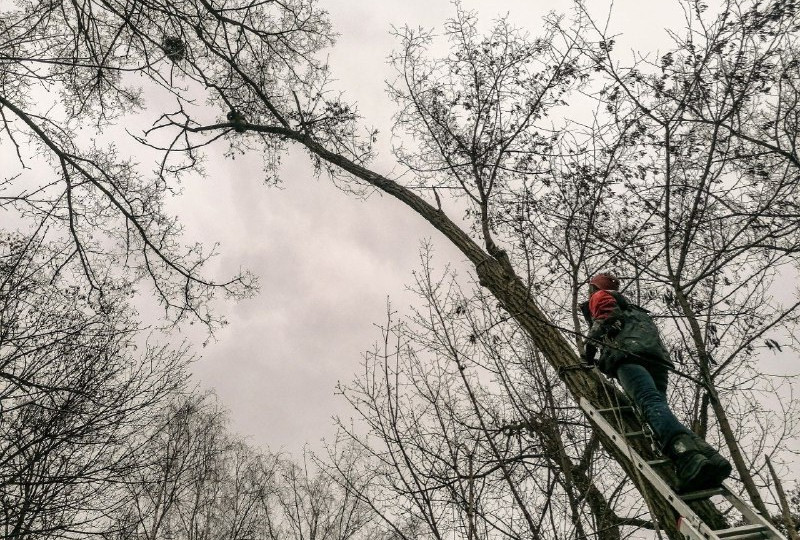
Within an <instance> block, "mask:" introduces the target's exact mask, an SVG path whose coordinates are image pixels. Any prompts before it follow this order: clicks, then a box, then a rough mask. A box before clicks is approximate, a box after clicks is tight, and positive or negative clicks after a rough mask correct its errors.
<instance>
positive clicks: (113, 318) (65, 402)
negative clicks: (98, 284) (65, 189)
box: [0, 234, 188, 538]
mask: <svg viewBox="0 0 800 540" xmlns="http://www.w3.org/2000/svg"><path fill="white" fill-rule="evenodd" d="M26 240H27V239H25V238H24V237H22V236H19V235H6V234H3V236H2V237H0V291H1V294H0V323H1V324H0V512H1V513H2V519H0V523H2V526H1V527H2V534H3V536H4V537H6V538H31V537H36V538H59V537H65V536H68V535H69V534H77V533H79V532H84V533H85V532H89V531H95V530H98V528H101V527H102V524H103V516H104V514H105V513H106V512H108V511H109V510H110V509H111V508H113V506H114V498H113V496H111V494H112V493H113V491H114V487H115V485H116V483H117V482H118V481H119V480H120V478H121V477H123V476H124V475H125V474H127V473H128V472H129V471H130V469H131V468H133V467H135V466H136V461H135V458H136V456H135V455H134V454H132V453H129V452H128V448H127V447H126V446H125V445H124V444H122V441H123V440H124V439H125V438H127V437H129V436H130V435H131V434H132V433H135V432H136V431H138V430H139V429H141V427H142V426H143V425H147V423H148V421H149V415H150V412H151V411H152V409H153V408H154V407H155V406H157V405H158V404H159V403H161V402H163V401H164V400H165V399H166V397H167V396H169V394H170V393H171V392H173V391H174V389H175V388H176V387H177V386H179V385H180V384H181V383H182V380H183V375H182V372H183V369H184V368H185V364H186V362H187V360H188V358H187V355H186V351H184V350H178V351H170V350H169V349H168V348H166V347H157V346H152V345H150V344H147V343H144V344H143V347H141V350H140V351H135V348H136V347H135V346H136V343H137V341H139V342H141V341H142V340H141V339H137V338H139V336H140V331H139V330H138V329H137V328H136V326H135V325H134V324H133V322H132V321H131V319H130V317H131V315H130V313H129V312H128V311H127V310H126V309H125V308H124V306H120V305H117V304H116V303H115V300H116V298H117V294H118V295H124V294H125V291H124V290H120V291H112V290H110V289H108V290H107V291H106V295H105V297H104V302H103V303H101V304H99V305H98V304H97V303H95V302H92V301H90V300H89V299H88V298H86V297H81V296H80V295H79V293H78V291H77V289H76V288H75V287H73V286H70V285H69V281H68V280H65V279H63V277H61V276H59V274H58V270H59V269H58V266H57V264H55V263H54V261H55V260H57V256H56V255H57V253H56V254H54V253H53V252H52V251H51V246H48V245H31V244H30V243H29V242H27V241H26ZM115 293H116V294H115Z"/></svg>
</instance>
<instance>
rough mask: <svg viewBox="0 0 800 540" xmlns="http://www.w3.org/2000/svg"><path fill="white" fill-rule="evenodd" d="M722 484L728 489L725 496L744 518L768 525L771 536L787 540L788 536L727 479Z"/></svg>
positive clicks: (753, 522) (755, 523) (779, 539)
mask: <svg viewBox="0 0 800 540" xmlns="http://www.w3.org/2000/svg"><path fill="white" fill-rule="evenodd" d="M722 486H723V487H724V488H725V491H727V493H726V494H725V498H726V499H728V501H729V502H730V503H731V504H732V505H733V506H734V508H736V509H737V510H738V511H739V512H741V514H742V517H743V518H744V519H746V520H747V521H748V522H749V523H751V524H753V525H763V526H764V527H766V528H767V530H768V531H769V533H770V535H771V536H770V538H774V539H775V540H786V537H785V536H783V535H782V534H781V533H780V531H778V529H776V528H775V527H774V526H773V525H772V523H771V522H770V521H769V520H768V519H767V518H765V517H764V516H762V515H761V514H760V513H759V512H756V511H755V510H754V509H753V508H752V507H751V506H750V505H748V504H747V503H746V502H745V501H744V499H742V498H741V497H740V496H739V494H738V493H737V492H736V491H734V489H733V488H732V487H731V485H730V484H729V483H728V482H727V481H725V482H723V483H722Z"/></svg>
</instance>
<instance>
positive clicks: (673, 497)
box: [579, 397, 718, 539]
mask: <svg viewBox="0 0 800 540" xmlns="http://www.w3.org/2000/svg"><path fill="white" fill-rule="evenodd" d="M579 405H580V407H581V408H582V409H583V410H584V412H585V413H586V414H587V415H588V416H589V418H590V419H591V420H592V421H593V422H594V423H595V424H597V426H598V427H599V428H600V429H602V430H603V431H604V432H605V434H606V435H608V436H609V438H610V439H611V441H612V442H613V443H614V444H615V445H616V446H617V448H619V449H620V450H622V452H623V453H625V455H627V456H628V458H629V459H631V460H632V461H633V464H634V466H635V467H636V468H637V469H638V470H639V471H640V472H641V473H642V475H643V476H644V477H645V478H646V479H647V480H648V481H649V482H650V484H651V485H652V486H653V487H654V488H655V489H656V490H658V492H659V493H661V495H662V496H663V497H664V498H665V499H666V500H667V502H668V503H669V504H670V505H672V507H673V508H674V509H675V511H676V512H677V513H678V514H679V515H680V516H681V518H682V519H681V524H682V526H683V525H684V524H686V525H689V526H691V527H692V529H693V530H694V531H697V534H699V536H697V537H696V538H702V539H716V538H718V537H717V535H716V534H714V532H713V530H712V529H711V528H710V527H709V526H708V525H706V523H705V522H704V521H703V520H702V519H700V516H698V515H697V514H696V513H695V512H694V510H692V509H691V508H690V507H689V505H688V504H686V503H685V502H684V501H683V500H681V498H680V497H679V496H678V495H677V493H675V491H673V489H672V488H671V487H670V486H669V484H667V482H666V481H665V480H664V479H663V478H661V476H660V475H659V474H658V473H656V472H655V470H654V469H653V468H652V467H651V466H650V465H648V464H647V461H645V460H644V459H643V458H642V457H641V456H640V455H639V453H638V452H636V451H635V450H634V449H633V448H631V447H630V446H629V445H628V444H627V443H626V441H625V440H624V437H622V435H620V433H619V432H618V431H617V430H616V429H614V427H613V426H612V425H611V424H610V423H609V422H608V421H607V420H606V419H605V418H603V416H602V415H601V414H600V413H599V412H598V411H597V409H595V408H594V406H592V404H591V403H589V401H588V400H587V399H586V398H583V397H582V398H580V401H579ZM690 538H695V537H690Z"/></svg>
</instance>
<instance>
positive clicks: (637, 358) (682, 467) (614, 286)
mask: <svg viewBox="0 0 800 540" xmlns="http://www.w3.org/2000/svg"><path fill="white" fill-rule="evenodd" d="M581 310H582V311H583V314H584V317H585V318H586V321H587V322H588V323H589V325H590V327H591V329H590V330H589V334H588V336H587V337H588V339H587V341H586V346H585V349H584V360H585V361H586V362H587V363H588V364H596V365H597V366H598V368H599V369H600V371H602V372H603V373H604V374H605V375H607V376H609V377H612V378H616V379H617V380H619V382H620V384H621V385H622V388H623V389H624V390H625V392H626V393H627V394H628V395H629V396H630V397H631V398H632V399H633V401H634V403H635V404H636V406H637V407H638V408H639V409H640V410H641V411H642V414H643V415H644V417H645V420H646V421H647V423H648V424H649V425H650V427H651V428H652V430H653V433H654V434H655V437H656V439H657V441H658V442H659V444H660V445H661V451H662V452H663V453H664V454H665V455H666V456H667V457H669V458H670V459H671V460H672V462H673V464H674V466H675V471H676V474H677V477H678V486H677V489H678V491H680V492H683V493H685V492H689V491H697V490H702V489H708V488H712V487H717V486H719V485H720V484H721V482H722V481H723V480H724V479H725V478H727V477H728V475H730V473H731V464H730V463H729V462H728V460H726V459H725V458H724V457H722V456H721V455H720V454H719V453H718V452H717V451H716V450H715V449H714V448H712V447H711V446H710V445H709V444H708V443H706V442H705V441H704V440H703V439H702V438H701V437H699V436H697V435H696V434H695V433H694V432H692V431H691V430H690V429H689V428H687V427H686V426H684V425H683V424H681V423H680V422H679V421H678V419H677V418H675V415H674V414H673V413H672V411H671V410H670V408H669V404H668V403H667V374H668V372H669V371H670V370H673V369H674V368H675V365H674V364H673V363H672V361H671V360H670V358H669V353H668V352H667V349H666V347H665V346H664V343H663V342H662V341H661V337H660V335H659V332H658V328H657V327H656V325H655V323H654V322H653V319H652V318H651V317H650V315H649V314H648V313H647V311H646V310H644V309H642V308H640V307H639V306H637V305H635V304H633V303H631V302H629V301H628V299H627V298H625V297H624V296H623V295H622V294H620V293H619V280H618V279H617V278H616V277H614V276H613V275H612V274H608V273H603V274H598V275H596V276H594V277H593V278H592V279H591V280H590V281H589V301H588V302H584V303H583V304H582V305H581ZM598 347H599V349H600V356H599V358H596V357H597V352H598Z"/></svg>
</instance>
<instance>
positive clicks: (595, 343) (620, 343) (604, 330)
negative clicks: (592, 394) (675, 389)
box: [581, 291, 675, 377]
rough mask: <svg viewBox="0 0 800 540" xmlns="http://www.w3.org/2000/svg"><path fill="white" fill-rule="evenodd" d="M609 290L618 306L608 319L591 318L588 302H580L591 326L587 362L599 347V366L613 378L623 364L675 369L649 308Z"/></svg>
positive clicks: (587, 345) (587, 343) (592, 358)
mask: <svg viewBox="0 0 800 540" xmlns="http://www.w3.org/2000/svg"><path fill="white" fill-rule="evenodd" d="M606 292H608V293H609V294H611V296H613V297H614V299H615V300H616V301H617V307H616V308H614V311H613V312H612V314H611V316H610V317H608V318H607V319H604V320H592V317H591V314H590V313H589V302H584V303H583V304H581V311H582V312H583V316H584V318H585V319H586V322H587V323H588V324H589V326H590V330H589V333H588V334H587V338H588V339H587V342H586V359H587V361H589V362H594V357H595V355H596V350H597V348H598V347H599V348H600V359H599V360H598V361H597V365H598V367H599V368H600V371H602V372H603V373H605V374H606V375H609V376H611V377H614V376H615V375H616V372H617V367H618V366H619V365H620V364H640V365H642V366H645V367H649V366H663V367H666V368H670V369H672V368H674V367H675V365H674V364H673V363H672V361H671V360H670V358H669V352H668V351H667V348H666V347H665V346H664V342H663V341H661V336H660V334H659V332H658V327H657V326H656V324H655V323H654V322H653V318H652V317H650V315H649V313H648V311H647V310H646V309H644V308H641V307H639V306H637V305H636V304H633V303H631V302H629V301H628V299H627V298H625V297H624V296H623V295H622V294H620V293H618V292H616V291H606Z"/></svg>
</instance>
